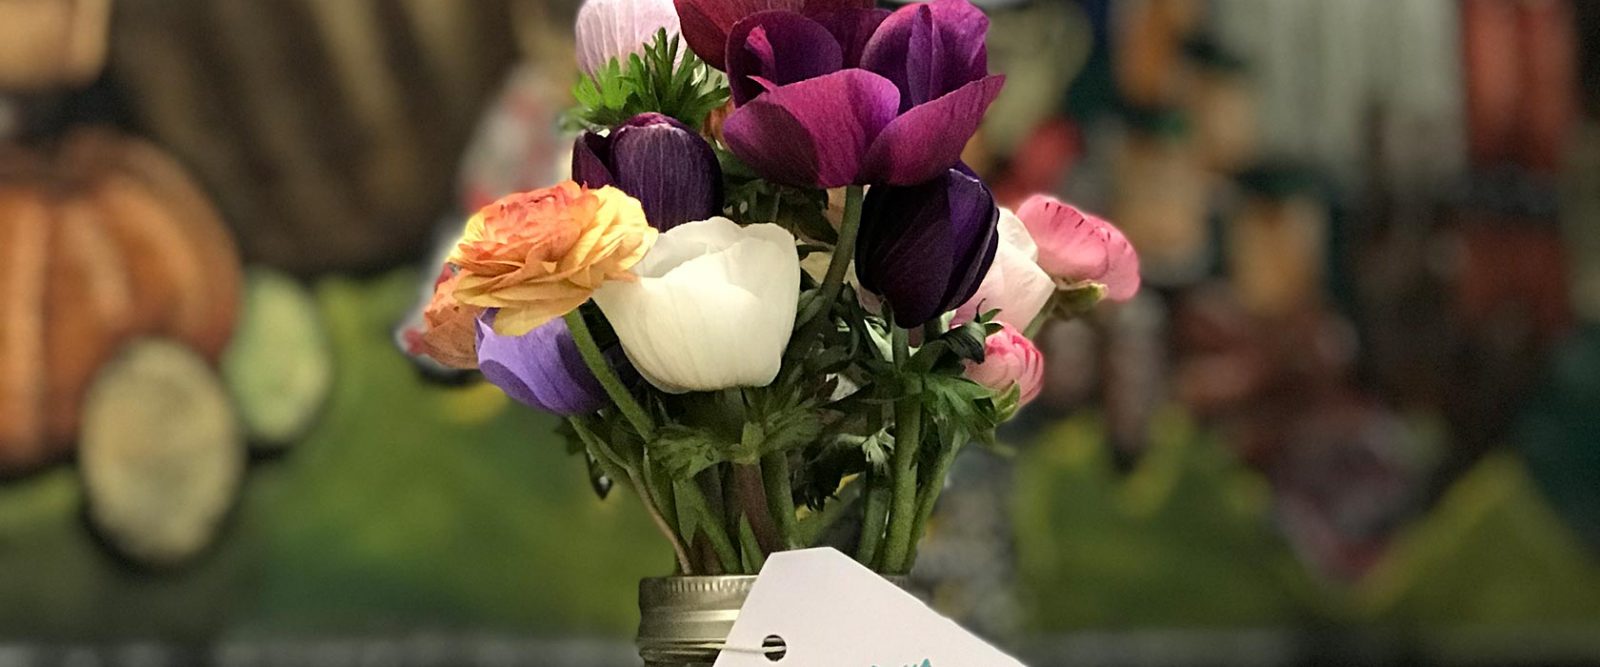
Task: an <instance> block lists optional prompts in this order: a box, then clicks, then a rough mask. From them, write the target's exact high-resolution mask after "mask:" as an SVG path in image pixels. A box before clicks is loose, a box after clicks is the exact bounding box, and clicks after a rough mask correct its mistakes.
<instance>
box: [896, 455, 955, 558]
mask: <svg viewBox="0 0 1600 667" xmlns="http://www.w3.org/2000/svg"><path fill="white" fill-rule="evenodd" d="M960 453H961V446H960V445H959V444H957V443H951V445H950V446H949V447H947V448H945V451H943V452H941V453H940V454H939V460H938V462H936V463H935V464H934V468H933V474H931V475H928V479H927V482H928V484H927V486H926V487H924V488H923V489H922V492H921V494H920V495H918V497H917V516H916V521H915V523H913V524H912V525H911V551H910V552H908V553H909V555H908V556H907V557H906V562H905V563H904V566H905V569H907V570H910V569H911V565H912V564H914V563H916V562H917V544H918V543H920V542H922V535H923V533H925V532H927V530H928V519H930V518H932V517H933V508H934V507H935V506H937V505H938V504H939V495H940V494H941V493H944V480H945V478H946V477H948V476H949V475H950V468H951V466H953V465H955V462H956V455H957V454H960Z"/></svg>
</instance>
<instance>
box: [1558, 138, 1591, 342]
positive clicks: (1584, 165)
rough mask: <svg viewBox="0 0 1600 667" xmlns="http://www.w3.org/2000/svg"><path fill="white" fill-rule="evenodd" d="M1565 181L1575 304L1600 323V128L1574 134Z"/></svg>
mask: <svg viewBox="0 0 1600 667" xmlns="http://www.w3.org/2000/svg"><path fill="white" fill-rule="evenodd" d="M1574 134H1575V137H1574V140H1573V142H1572V143H1571V145H1570V146H1569V147H1568V151H1567V155H1568V157H1567V169H1566V171H1565V173H1564V175H1563V177H1562V190H1561V193H1562V198H1561V212H1560V215H1561V224H1562V229H1563V230H1564V232H1565V238H1564V242H1565V243H1566V245H1567V247H1568V248H1570V249H1571V253H1572V268H1573V276H1572V282H1573V286H1572V287H1573V294H1572V301H1573V305H1574V307H1575V308H1576V309H1577V310H1578V314H1579V315H1580V316H1582V317H1583V318H1584V319H1585V320H1587V321H1589V322H1600V224H1596V221H1600V125H1597V124H1595V123H1589V124H1586V125H1584V126H1583V127H1581V128H1579V130H1578V131H1577V132H1575V133H1574Z"/></svg>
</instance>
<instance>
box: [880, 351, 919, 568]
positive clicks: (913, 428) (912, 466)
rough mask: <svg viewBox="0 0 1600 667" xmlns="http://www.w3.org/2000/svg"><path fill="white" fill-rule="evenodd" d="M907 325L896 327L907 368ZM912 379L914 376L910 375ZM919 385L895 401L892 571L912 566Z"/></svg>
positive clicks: (900, 362)
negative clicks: (905, 327) (905, 326)
mask: <svg viewBox="0 0 1600 667" xmlns="http://www.w3.org/2000/svg"><path fill="white" fill-rule="evenodd" d="M907 335H908V334H907V332H906V330H905V329H901V328H898V327H895V328H893V333H892V334H891V336H892V337H893V344H894V360H895V366H897V367H899V368H904V367H905V365H906V362H907V361H908V360H910V358H911V351H910V343H909V342H908V340H907ZM907 381H908V383H909V382H911V381H912V378H909V377H907ZM919 393H920V391H919V390H918V388H917V387H915V386H910V385H908V386H907V387H906V393H905V394H906V395H905V396H902V397H900V400H899V401H897V402H896V403H895V437H894V459H893V460H892V464H893V470H894V495H893V496H892V498H891V499H890V502H891V506H890V509H889V534H888V537H887V538H886V541H885V542H884V552H883V568H882V571H883V572H885V573H888V574H904V573H905V572H907V571H909V570H910V563H908V562H906V561H907V560H908V557H909V556H910V554H911V529H912V526H913V524H914V523H915V521H916V513H917V472H916V463H917V449H918V448H919V447H920V445H921V443H922V399H921V397H920V396H919V395H918V394H919Z"/></svg>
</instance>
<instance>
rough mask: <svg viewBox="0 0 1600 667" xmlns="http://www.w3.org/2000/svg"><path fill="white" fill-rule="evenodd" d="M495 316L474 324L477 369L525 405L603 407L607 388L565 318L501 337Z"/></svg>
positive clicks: (561, 409)
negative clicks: (601, 384) (589, 365)
mask: <svg viewBox="0 0 1600 667" xmlns="http://www.w3.org/2000/svg"><path fill="white" fill-rule="evenodd" d="M493 319H494V315H492V314H487V313H486V314H485V315H484V317H482V318H479V320H478V322H477V336H478V368H479V370H481V371H482V372H483V376H484V378H485V379H487V380H488V381H489V382H490V383H491V384H493V385H495V386H496V387H499V388H500V389H501V391H504V392H505V393H506V395H507V396H510V397H511V398H512V399H514V400H516V401H517V402H519V403H522V404H523V405H527V406H529V407H533V408H537V409H540V410H544V411H545V412H549V413H552V414H557V415H562V416H571V415H580V414H588V413H592V412H595V411H597V410H599V409H601V408H603V407H605V406H606V403H607V402H608V401H607V399H606V394H605V390H604V389H603V388H602V387H601V386H600V381H599V380H597V379H595V377H594V374H593V373H591V372H590V371H589V368H588V366H587V365H585V364H584V362H583V357H582V355H581V354H580V353H579V352H578V345H577V343H576V342H575V341H573V339H572V333H571V331H569V330H568V329H567V324H566V322H565V321H564V320H559V319H557V320H551V321H550V322H549V323H547V324H544V325H542V326H540V327H537V328H535V329H533V330H532V331H529V332H528V333H527V334H524V335H522V336H503V335H500V334H498V333H495V331H494V328H493V327H492V326H491V325H490V323H489V321H492V320H493ZM612 352H613V354H612V355H611V356H613V357H615V356H617V354H619V353H617V352H615V350H613V351H612ZM613 361H615V359H613Z"/></svg>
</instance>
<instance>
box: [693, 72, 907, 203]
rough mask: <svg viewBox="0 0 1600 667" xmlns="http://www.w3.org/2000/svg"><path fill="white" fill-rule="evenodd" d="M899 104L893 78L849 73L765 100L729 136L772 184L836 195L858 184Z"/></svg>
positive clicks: (745, 112)
mask: <svg viewBox="0 0 1600 667" xmlns="http://www.w3.org/2000/svg"><path fill="white" fill-rule="evenodd" d="M899 98H900V96H899V93H898V92H896V91H895V88H894V84H892V83H890V82H889V80H888V79H885V78H883V77H881V76H878V75H876V74H873V73H871V72H867V71H864V70H855V69H852V70H844V71H841V72H836V73H833V74H829V75H826V76H821V77H817V78H815V79H810V80H808V81H802V82H800V83H795V84H790V85H787V86H780V87H778V88H775V89H773V90H771V91H769V92H767V93H764V94H762V95H761V96H759V97H757V98H755V99H754V100H751V101H750V103H749V104H746V105H744V106H743V107H740V108H739V110H737V111H735V112H733V115H731V116H729V117H728V122H727V123H726V124H725V125H724V126H723V133H724V135H725V136H726V138H727V142H728V147H729V148H730V149H732V151H733V153H734V155H737V156H738V157H739V159H741V160H743V161H744V162H745V164H747V165H749V166H750V167H751V168H752V169H754V170H755V171H756V173H759V174H761V175H762V176H763V177H765V178H767V179H768V180H772V181H776V182H779V183H784V184H788V185H797V186H809V187H820V188H834V187H839V186H843V185H849V184H852V183H857V182H859V177H860V175H861V166H862V156H863V155H865V154H866V153H867V151H868V150H869V148H868V147H869V146H872V145H873V139H874V138H875V137H877V136H878V135H879V133H880V132H882V131H884V128H885V127H886V126H889V125H891V122H890V121H891V120H893V119H894V116H895V113H896V110H897V109H898V108H899V106H900V99H899ZM924 180H927V179H924Z"/></svg>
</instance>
